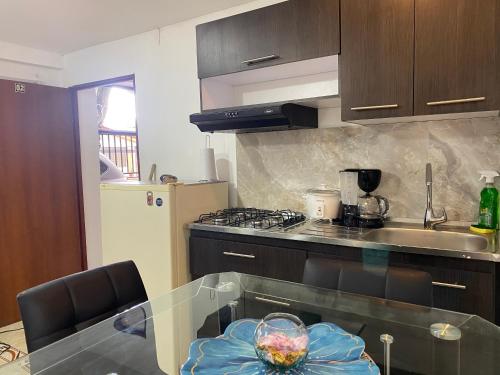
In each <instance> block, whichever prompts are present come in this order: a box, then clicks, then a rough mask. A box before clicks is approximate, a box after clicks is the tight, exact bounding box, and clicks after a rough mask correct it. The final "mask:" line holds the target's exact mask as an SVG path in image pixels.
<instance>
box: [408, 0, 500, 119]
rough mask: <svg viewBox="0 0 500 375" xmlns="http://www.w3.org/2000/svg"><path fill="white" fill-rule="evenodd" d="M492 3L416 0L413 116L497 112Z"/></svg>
mask: <svg viewBox="0 0 500 375" xmlns="http://www.w3.org/2000/svg"><path fill="white" fill-rule="evenodd" d="M497 3H498V2H497V0H416V4H415V11H416V13H415V114H416V115H427V114H439V113H452V112H472V111H484V110H492V109H498V108H495V107H496V96H497V95H498V88H497V87H496V83H495V80H496V74H497V70H498V63H499V62H497V61H496V34H495V27H496V25H495V17H496V6H497Z"/></svg>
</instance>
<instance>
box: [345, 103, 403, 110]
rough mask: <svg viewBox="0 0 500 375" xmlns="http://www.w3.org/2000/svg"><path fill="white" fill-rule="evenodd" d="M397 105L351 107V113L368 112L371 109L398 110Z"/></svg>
mask: <svg viewBox="0 0 500 375" xmlns="http://www.w3.org/2000/svg"><path fill="white" fill-rule="evenodd" d="M398 107H399V104H384V105H370V106H367V107H352V108H351V111H368V110H371V109H391V108H398Z"/></svg>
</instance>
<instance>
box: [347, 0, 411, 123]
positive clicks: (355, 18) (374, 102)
mask: <svg viewBox="0 0 500 375" xmlns="http://www.w3.org/2000/svg"><path fill="white" fill-rule="evenodd" d="M341 18H342V23H341V46H342V47H341V48H342V52H341V55H340V93H341V97H342V119H343V120H345V121H350V120H359V119H371V118H384V117H398V116H411V115H412V114H413V48H414V0H349V1H342V2H341Z"/></svg>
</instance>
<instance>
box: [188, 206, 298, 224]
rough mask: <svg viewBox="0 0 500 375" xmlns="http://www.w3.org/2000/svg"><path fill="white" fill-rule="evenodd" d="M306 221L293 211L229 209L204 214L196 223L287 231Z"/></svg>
mask: <svg viewBox="0 0 500 375" xmlns="http://www.w3.org/2000/svg"><path fill="white" fill-rule="evenodd" d="M305 220H306V217H305V216H304V214H302V213H301V212H296V211H292V210H276V211H273V210H263V209H258V208H228V209H225V210H220V211H217V212H212V213H209V214H203V215H201V216H200V218H199V219H198V220H197V221H196V223H197V224H208V225H217V226H225V227H238V228H254V229H271V228H284V229H286V228H289V227H291V226H293V225H295V224H298V223H301V222H303V221H305Z"/></svg>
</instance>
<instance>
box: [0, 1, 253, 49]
mask: <svg viewBox="0 0 500 375" xmlns="http://www.w3.org/2000/svg"><path fill="white" fill-rule="evenodd" d="M250 1H251V0H0V40H1V41H4V42H9V43H15V44H20V45H23V46H27V47H32V48H38V49H42V50H45V51H50V52H57V53H61V54H65V53H68V52H72V51H76V50H79V49H82V48H86V47H90V46H93V45H96V44H100V43H104V42H108V41H112V40H117V39H121V38H125V37H127V36H131V35H135V34H139V33H142V32H146V31H150V30H153V29H156V28H158V27H162V26H166V25H170V24H173V23H176V22H180V21H184V20H187V19H190V18H194V17H198V16H201V15H204V14H208V13H211V12H215V11H218V10H222V9H227V8H230V7H232V6H236V5H240V4H244V3H248V2H250Z"/></svg>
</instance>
